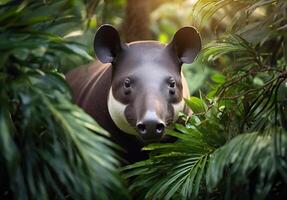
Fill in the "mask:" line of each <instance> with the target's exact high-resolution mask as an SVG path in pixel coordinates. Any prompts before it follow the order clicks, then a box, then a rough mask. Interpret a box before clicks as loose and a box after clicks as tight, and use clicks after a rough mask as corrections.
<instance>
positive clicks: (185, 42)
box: [168, 26, 201, 63]
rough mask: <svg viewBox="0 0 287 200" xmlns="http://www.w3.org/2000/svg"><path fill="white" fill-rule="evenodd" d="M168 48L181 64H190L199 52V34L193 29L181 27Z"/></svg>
mask: <svg viewBox="0 0 287 200" xmlns="http://www.w3.org/2000/svg"><path fill="white" fill-rule="evenodd" d="M168 47H169V48H171V49H172V51H174V52H175V53H176V55H177V57H178V59H179V60H180V61H181V62H182V63H192V62H193V61H194V59H195V58H196V56H197V54H198V53H199V51H200V50H201V37H200V34H199V32H198V31H197V30H196V29H195V28H194V27H190V26H186V27H183V28H181V29H179V30H178V31H177V32H176V33H175V35H174V36H173V39H172V41H171V42H170V44H168Z"/></svg>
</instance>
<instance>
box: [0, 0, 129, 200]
mask: <svg viewBox="0 0 287 200" xmlns="http://www.w3.org/2000/svg"><path fill="white" fill-rule="evenodd" d="M82 4H83V2H81V1H80V0H79V1H69V0H60V1H26V0H24V1H9V2H7V4H4V5H2V4H1V5H0V25H1V26H0V31H1V34H0V50H1V55H0V60H1V61H0V199H21V200H22V199H23V200H25V199H112V198H116V199H126V198H128V197H127V191H126V189H125V188H124V187H123V184H122V181H121V178H120V177H119V174H118V172H117V168H118V167H119V162H118V157H117V156H116V154H115V153H114V150H115V149H118V148H119V147H117V146H116V145H114V144H113V143H111V142H110V141H109V134H108V133H107V132H106V131H104V130H103V129H102V128H101V127H100V126H99V125H98V124H97V123H96V122H95V121H94V120H93V119H92V118H91V117H90V116H88V115H87V114H85V113H84V112H83V111H82V110H81V109H80V108H78V107H77V106H76V105H74V104H73V103H72V101H71V96H70V89H69V87H68V85H67V83H66V82H65V80H64V78H63V77H64V76H63V74H61V73H59V71H63V67H62V65H61V59H62V58H63V57H65V58H70V57H77V56H78V57H81V58H82V59H83V60H84V61H86V62H87V61H89V60H90V59H91V58H92V57H91V56H90V55H89V54H88V53H87V52H86V50H85V49H86V47H84V46H83V45H81V44H78V43H75V42H71V41H67V40H66V39H64V38H63V36H64V35H66V34H67V33H69V31H70V32H71V31H73V30H74V26H75V24H76V26H78V27H81V23H82V21H81V19H82V18H81V15H80V14H81V13H80V12H78V11H79V10H78V9H79V7H78V6H79V5H82ZM76 5H77V6H76ZM69 24H70V26H67V25H69ZM60 26H63V27H64V28H63V29H62V30H60V29H61V28H60V29H59V27H60Z"/></svg>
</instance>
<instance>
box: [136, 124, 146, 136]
mask: <svg viewBox="0 0 287 200" xmlns="http://www.w3.org/2000/svg"><path fill="white" fill-rule="evenodd" d="M137 129H138V131H139V132H140V133H141V134H146V127H145V125H144V124H142V123H138V124H137Z"/></svg>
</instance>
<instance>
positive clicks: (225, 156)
mask: <svg viewBox="0 0 287 200" xmlns="http://www.w3.org/2000/svg"><path fill="white" fill-rule="evenodd" d="M129 2H130V1H124V0H120V1H100V0H57V1H54V0H45V1H44V0H43V1H42V0H39V1H36V0H20V1H13V0H6V1H1V3H0V49H1V54H0V199H21V200H22V199H135V198H136V199H228V200H229V199H244V200H248V199H256V200H257V199H286V197H287V191H286V187H287V135H286V134H287V121H286V120H287V111H286V107H287V81H286V79H287V31H286V30H287V2H286V0H220V1H217V0H198V1H189V0H172V1H160V0H157V1H154V3H153V4H154V5H152V6H151V7H152V9H151V10H150V12H151V13H149V14H150V20H151V21H150V27H151V34H150V35H151V37H152V39H155V40H160V41H162V42H168V41H169V40H170V39H171V37H172V35H173V34H174V32H175V30H176V29H178V28H179V27H180V26H183V25H193V26H195V27H197V28H198V29H199V32H201V33H202V38H203V42H204V47H203V50H202V51H201V54H200V55H199V56H198V58H197V60H196V62H195V63H193V64H192V65H185V66H183V69H184V72H185V74H186V76H187V79H188V84H189V86H190V90H191V93H192V96H191V97H190V98H189V99H186V104H187V105H188V106H189V107H190V108H191V109H192V110H193V112H194V113H193V115H192V116H186V115H184V114H181V116H180V117H181V121H183V122H184V123H181V124H179V123H175V124H173V125H172V127H170V128H169V129H168V130H167V134H169V135H171V136H174V137H176V138H178V140H177V142H175V143H164V144H151V145H148V146H146V147H145V148H144V150H145V151H148V152H149V155H150V157H149V159H148V160H144V161H141V162H138V163H135V164H132V165H128V166H125V167H123V168H122V169H121V170H120V171H119V170H118V169H119V167H120V164H119V160H120V158H119V157H118V156H117V155H116V153H115V150H116V149H117V150H118V148H119V147H118V146H117V145H115V144H113V143H111V142H110V141H109V139H108V137H109V133H107V132H106V131H105V130H103V129H102V128H101V127H99V125H98V124H97V123H96V122H95V121H94V120H93V119H92V118H91V117H90V116H88V115H87V114H86V113H84V111H82V110H81V109H80V108H78V107H77V106H76V105H74V104H73V103H72V100H71V91H70V89H69V87H68V85H67V84H66V82H65V78H64V73H65V72H67V71H68V70H69V69H72V68H74V67H76V66H79V65H81V64H84V63H88V62H91V61H92V60H93V57H94V55H93V51H92V40H93V36H94V33H95V30H96V28H97V27H98V26H99V25H101V24H102V23H112V24H114V25H115V26H118V27H119V28H120V25H121V24H125V23H127V22H124V12H123V11H124V7H125V5H126V4H128V3H129ZM146 2H149V1H146ZM126 12H128V11H126ZM122 34H124V33H122ZM125 37H126V38H128V37H127V36H125Z"/></svg>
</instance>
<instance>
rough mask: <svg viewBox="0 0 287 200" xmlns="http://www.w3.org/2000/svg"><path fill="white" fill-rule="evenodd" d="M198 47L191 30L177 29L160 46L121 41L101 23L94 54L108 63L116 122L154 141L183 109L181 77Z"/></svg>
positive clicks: (110, 102)
mask: <svg viewBox="0 0 287 200" xmlns="http://www.w3.org/2000/svg"><path fill="white" fill-rule="evenodd" d="M200 49H201V39H200V35H199V33H198V32H197V31H196V29H194V28H193V27H184V28H181V29H180V30H178V31H177V32H176V33H175V35H174V37H173V40H172V41H171V42H170V43H169V44H167V45H165V44H161V43H159V42H156V41H138V42H132V43H128V44H125V43H122V42H121V41H120V37H119V33H118V31H117V30H116V29H115V28H113V27H112V26H110V25H103V26H101V27H100V28H99V30H98V31H97V33H96V36H95V40H94V50H95V53H96V56H97V58H98V59H99V60H100V61H101V62H103V63H111V67H112V83H111V88H110V92H109V97H108V109H109V113H110V115H111V118H112V119H113V121H114V122H115V124H116V125H117V126H118V128H120V129H121V130H123V131H124V132H126V133H129V134H135V135H136V136H138V137H139V138H140V139H141V140H142V141H144V142H145V143H149V142H154V141H159V140H160V139H161V138H162V136H163V134H164V129H165V127H166V126H168V125H169V124H170V123H171V122H173V121H175V120H176V119H177V115H178V112H179V111H183V109H184V97H185V98H187V97H188V95H189V93H188V88H187V84H186V82H185V79H184V77H183V76H182V74H181V66H182V64H183V63H191V62H193V60H194V59H195V57H196V56H197V54H198V52H199V51H200Z"/></svg>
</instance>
